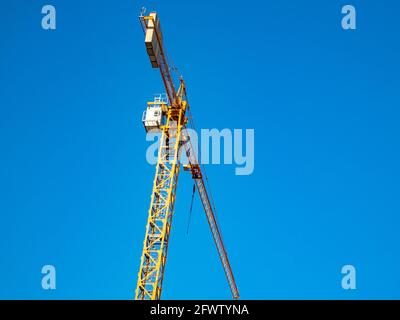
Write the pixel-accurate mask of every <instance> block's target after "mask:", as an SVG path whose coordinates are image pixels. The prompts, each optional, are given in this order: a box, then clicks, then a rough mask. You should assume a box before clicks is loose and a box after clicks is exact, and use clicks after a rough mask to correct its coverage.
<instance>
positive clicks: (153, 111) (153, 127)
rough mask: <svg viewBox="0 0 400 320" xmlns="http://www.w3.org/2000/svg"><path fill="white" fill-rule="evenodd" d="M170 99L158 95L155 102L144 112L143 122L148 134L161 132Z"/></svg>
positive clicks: (148, 104)
mask: <svg viewBox="0 0 400 320" xmlns="http://www.w3.org/2000/svg"><path fill="white" fill-rule="evenodd" d="M167 100H168V99H167V98H166V97H165V95H158V96H156V97H155V98H154V101H153V102H148V103H147V108H146V110H145V111H144V112H143V116H142V122H143V125H144V128H145V130H146V132H149V131H151V132H160V131H161V126H162V125H163V123H164V115H165V114H166V112H167V110H168V107H167V102H168V101H167Z"/></svg>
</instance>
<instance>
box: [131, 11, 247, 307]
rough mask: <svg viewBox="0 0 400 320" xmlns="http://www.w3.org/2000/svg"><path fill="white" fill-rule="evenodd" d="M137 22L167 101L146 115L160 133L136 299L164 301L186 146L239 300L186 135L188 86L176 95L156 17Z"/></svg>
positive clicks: (151, 106)
mask: <svg viewBox="0 0 400 320" xmlns="http://www.w3.org/2000/svg"><path fill="white" fill-rule="evenodd" d="M139 18H140V21H141V24H142V28H143V31H144V32H145V44H146V49H147V53H148V55H149V58H150V61H151V64H152V66H153V68H159V69H160V73H161V76H162V79H163V82H164V86H165V89H166V92H167V99H163V98H162V97H161V96H160V97H157V98H156V99H155V100H154V101H152V102H148V107H147V110H146V112H145V113H144V116H143V123H144V126H145V128H146V130H147V131H161V139H160V146H159V150H158V160H157V165H156V174H155V177H154V183H153V191H152V195H151V202H150V209H149V213H148V221H147V225H146V235H145V239H144V243H143V251H142V257H141V262H140V270H139V274H138V282H137V287H136V294H135V299H138V300H158V299H160V298H161V292H162V282H163V277H164V270H165V264H166V260H167V251H168V243H169V236H170V231H171V224H172V218H173V213H174V205H175V199H176V187H177V183H178V177H179V170H180V157H181V153H182V147H183V148H184V149H185V152H186V155H187V156H188V160H189V165H187V166H186V167H185V169H186V170H190V171H191V173H192V178H193V179H194V181H195V184H196V187H197V190H198V192H199V195H200V198H201V201H202V204H203V208H204V211H205V213H206V217H207V221H208V223H209V226H210V230H211V233H212V235H213V238H214V242H215V244H216V247H217V250H218V254H219V257H220V259H221V262H222V265H223V268H224V272H225V275H226V277H227V280H228V284H229V286H230V289H231V292H232V296H233V298H235V299H238V298H239V292H238V289H237V286H236V283H235V279H234V277H233V273H232V270H231V267H230V264H229V260H228V256H227V253H226V250H225V247H224V245H223V242H222V237H221V234H220V231H219V228H218V224H217V221H216V218H215V214H214V212H215V206H214V204H213V201H212V197H211V194H210V193H209V192H207V188H206V184H205V181H204V177H203V175H204V172H203V171H202V169H201V165H200V164H199V163H198V161H197V158H196V154H195V152H193V150H194V149H193V148H192V145H191V142H190V137H189V135H188V133H187V131H186V125H187V122H188V118H187V115H186V113H187V112H190V111H189V104H188V101H187V96H186V87H185V83H184V81H183V79H182V78H181V79H180V86H179V89H178V90H177V91H176V90H175V87H174V83H173V80H172V76H171V73H170V67H169V65H168V63H167V59H166V53H165V49H164V46H163V39H162V34H161V27H160V22H159V20H158V17H157V14H156V13H155V12H152V13H150V15H149V16H143V15H141V16H140V17H139Z"/></svg>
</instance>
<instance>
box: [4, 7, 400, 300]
mask: <svg viewBox="0 0 400 320" xmlns="http://www.w3.org/2000/svg"><path fill="white" fill-rule="evenodd" d="M349 2H350V3H351V4H353V5H354V6H355V7H356V9H357V30H356V31H343V30H342V29H341V24H340V21H341V13H340V11H341V7H342V6H343V5H345V4H348V1H346V2H345V1H317V0H314V1H311V0H305V1H297V0H291V1H264V0H263V1H261V0H258V1H254V0H249V1H240V2H239V1H210V0H203V1H183V0H182V1H161V0H159V1H146V0H143V1H127V0H124V1H122V0H121V1H77V0H74V1H72V0H68V1H67V0H64V1H60V0H48V1H33V0H31V1H27V0H23V1H22V0H18V1H15V0H8V1H4V0H3V1H1V4H0V12H1V20H0V21H1V22H0V38H1V47H0V110H1V116H0V150H1V153H0V154H1V157H0V217H1V221H0V283H1V285H0V298H23V299H27V298H33V299H70V298H77V299H88V298H89V299H91V298H94V299H97V298H100V299H106V298H111V299H130V298H132V297H133V296H134V289H135V286H136V277H137V272H138V268H139V259H140V255H141V249H142V243H143V237H144V232H145V223H146V221H147V210H148V206H149V201H150V193H151V188H152V181H153V174H154V167H152V166H150V165H149V164H147V162H146V159H145V151H146V147H147V146H148V143H147V142H146V141H145V132H144V129H143V127H142V123H141V114H142V111H143V110H144V108H145V103H146V101H148V100H151V99H152V96H153V94H154V93H159V92H162V91H163V86H162V82H161V79H160V76H159V74H158V72H157V71H156V70H153V69H152V68H151V67H150V64H149V61H148V57H147V55H146V52H145V48H144V44H143V34H142V31H141V28H140V26H139V23H138V20H137V16H138V13H139V11H140V8H141V7H142V6H143V5H144V6H146V7H147V8H148V9H149V10H151V9H155V10H158V12H159V14H160V17H161V19H162V27H163V31H164V37H165V43H166V46H167V48H168V51H169V54H170V55H171V56H172V57H173V60H174V61H175V63H176V64H177V65H178V67H179V68H180V71H181V72H182V74H183V75H184V76H185V79H186V82H187V87H188V94H189V96H190V101H191V105H192V111H193V114H194V116H195V119H196V124H197V127H198V128H218V129H223V128H232V129H233V128H242V129H245V128H254V129H255V136H256V140H255V171H254V173H253V175H251V176H242V177H238V176H235V174H234V167H233V166H227V165H225V166H223V165H219V166H218V165H209V166H207V170H208V173H209V177H210V181H211V184H212V189H213V194H214V197H215V200H216V204H217V208H218V217H219V220H220V225H221V227H222V229H223V235H224V240H225V242H226V247H227V249H228V253H229V256H230V258H231V264H232V268H233V270H234V272H235V275H236V280H237V283H238V286H239V290H240V293H241V297H242V298H243V299H282V298H283V299H291V298H292V299H311V298H318V299H336V298H339V299H361V298H378V299H381V298H400V274H399V270H400V258H399V244H400V233H399V226H400V218H399V212H400V200H399V199H400V197H399V192H400V185H399V181H400V169H399V163H400V154H399V137H400V126H399V120H400V111H399V106H400V97H399V93H400V92H399V87H400V86H399V84H400V83H399V82H400V81H399V74H400V62H399V57H400V45H399V31H400V22H399V19H398V16H399V11H400V5H399V4H398V1H378V0H376V1H358V0H357V1H356V0H352V1H349ZM45 4H53V5H55V7H56V9H57V29H56V30H55V31H44V30H43V29H42V28H41V18H42V14H41V8H42V6H43V5H45ZM191 187H192V181H191V180H190V178H189V175H187V173H184V172H182V176H181V179H180V185H179V187H178V196H177V205H176V214H175V217H174V223H173V229H172V236H171V243H170V249H169V256H168V263H167V268H166V275H165V282H164V291H163V298H165V299H179V298H200V299H203V298H204V299H206V298H210V299H217V298H218V299H225V298H230V293H229V289H228V286H227V283H226V280H225V277H224V274H223V271H222V267H221V265H220V262H219V260H218V256H217V252H216V249H215V247H214V244H213V241H212V237H211V233H210V231H209V230H208V225H207V221H206V219H205V215H204V213H203V211H202V208H201V206H200V201H199V198H196V200H195V201H196V202H195V207H194V211H193V215H192V222H191V228H190V232H189V235H186V224H187V219H188V211H189V206H190V196H191ZM45 264H52V265H54V266H55V267H56V270H57V289H56V290H55V291H44V290H42V288H41V277H42V275H41V267H42V266H43V265H45ZM345 264H352V265H354V266H355V267H356V269H357V289H356V290H354V291H344V290H342V289H341V285H340V281H341V277H342V275H341V273H340V271H341V267H342V266H343V265H345Z"/></svg>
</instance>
